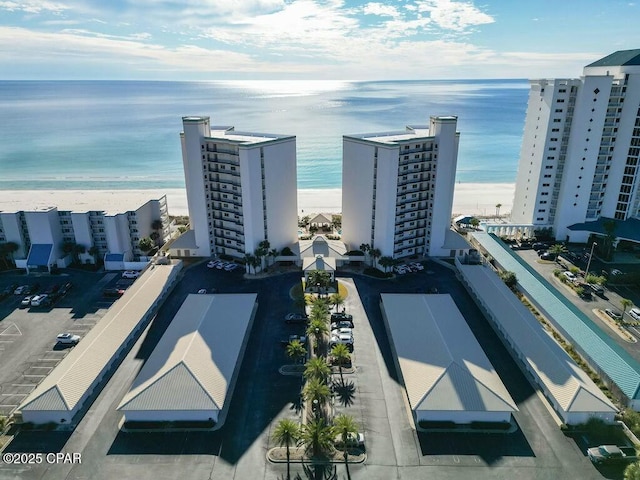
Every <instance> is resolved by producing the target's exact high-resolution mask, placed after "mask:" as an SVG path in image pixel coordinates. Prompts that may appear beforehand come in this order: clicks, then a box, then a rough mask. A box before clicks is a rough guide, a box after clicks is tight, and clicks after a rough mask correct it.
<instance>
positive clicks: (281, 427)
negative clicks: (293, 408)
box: [273, 418, 301, 480]
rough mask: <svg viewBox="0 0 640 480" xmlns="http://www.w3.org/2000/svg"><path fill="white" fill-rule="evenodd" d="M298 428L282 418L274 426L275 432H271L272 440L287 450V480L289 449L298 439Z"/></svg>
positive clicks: (293, 423)
mask: <svg viewBox="0 0 640 480" xmlns="http://www.w3.org/2000/svg"><path fill="white" fill-rule="evenodd" d="M300 433H301V432H300V426H299V425H298V424H297V423H296V422H294V421H293V420H289V419H288V418H283V419H282V420H280V421H279V422H278V424H277V425H276V428H275V430H274V431H273V438H274V440H275V441H276V442H278V445H280V446H281V447H282V446H284V447H286V448H287V480H288V479H289V478H291V473H290V466H291V464H290V461H289V460H290V458H291V457H290V452H289V447H290V446H291V445H295V444H296V443H297V442H298V440H299V439H300Z"/></svg>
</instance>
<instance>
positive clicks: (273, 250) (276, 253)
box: [269, 248, 280, 265]
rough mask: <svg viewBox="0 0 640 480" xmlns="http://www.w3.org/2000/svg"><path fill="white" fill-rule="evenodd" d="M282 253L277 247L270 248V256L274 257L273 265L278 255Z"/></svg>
mask: <svg viewBox="0 0 640 480" xmlns="http://www.w3.org/2000/svg"><path fill="white" fill-rule="evenodd" d="M278 255H280V252H278V250H277V249H275V248H272V249H271V250H269V256H270V257H271V258H272V259H273V261H272V263H271V265H273V264H274V263H276V257H277V256H278Z"/></svg>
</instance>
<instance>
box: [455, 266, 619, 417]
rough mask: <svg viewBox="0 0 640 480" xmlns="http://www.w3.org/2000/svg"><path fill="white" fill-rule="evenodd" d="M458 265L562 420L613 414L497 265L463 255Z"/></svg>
mask: <svg viewBox="0 0 640 480" xmlns="http://www.w3.org/2000/svg"><path fill="white" fill-rule="evenodd" d="M456 266H457V267H458V271H459V272H460V273H461V275H462V278H463V281H464V283H465V286H466V287H467V288H468V289H469V290H470V291H471V292H472V293H473V295H474V296H475V298H476V301H477V302H478V303H479V304H480V307H481V308H482V309H483V311H484V313H485V315H486V316H487V317H488V318H489V319H490V321H491V322H492V323H493V326H494V329H496V330H497V331H498V332H499V334H500V336H501V337H502V340H503V343H505V345H506V346H507V348H509V349H510V351H511V353H512V356H513V357H515V358H516V360H517V361H519V362H520V363H521V368H522V370H523V371H525V373H526V375H527V377H528V378H529V379H533V380H534V383H535V384H537V385H538V386H539V387H540V388H541V389H542V391H543V392H544V394H545V397H546V398H547V400H548V401H549V402H550V403H551V405H552V406H553V408H554V410H555V411H556V412H557V413H558V414H559V415H560V417H561V418H562V420H563V422H564V423H566V424H573V425H575V424H579V423H583V422H586V421H587V420H588V419H589V418H591V417H596V418H600V419H602V420H605V421H608V422H612V421H613V420H614V416H615V414H616V412H617V409H616V407H615V406H614V405H613V404H612V403H611V401H609V399H608V398H607V397H606V396H605V395H604V394H603V393H602V391H601V390H600V389H599V388H598V387H597V385H596V384H595V383H593V381H592V380H591V379H590V378H589V376H588V375H587V374H586V373H585V372H584V371H582V370H581V369H580V367H578V365H576V363H575V362H574V361H573V360H572V359H571V357H570V356H569V355H568V354H567V353H566V352H565V351H564V350H563V349H562V347H560V345H558V344H557V343H556V342H555V340H553V338H552V337H551V336H550V335H549V333H548V332H547V331H546V330H545V329H544V327H543V326H542V324H540V322H538V320H537V319H536V318H535V317H534V316H533V314H532V313H531V312H530V311H529V309H528V308H527V307H525V306H524V305H523V304H522V302H521V301H520V300H519V299H518V297H516V296H515V295H514V294H513V292H512V291H511V290H509V288H508V287H507V286H506V285H505V284H504V282H503V281H502V280H501V279H500V277H499V276H498V275H497V274H496V273H495V272H494V271H493V270H491V269H490V268H488V267H485V266H483V265H462V264H461V263H460V262H459V261H456Z"/></svg>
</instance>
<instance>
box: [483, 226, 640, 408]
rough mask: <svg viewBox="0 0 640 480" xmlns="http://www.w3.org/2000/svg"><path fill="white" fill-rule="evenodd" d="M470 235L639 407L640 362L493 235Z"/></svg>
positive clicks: (590, 362)
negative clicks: (514, 275)
mask: <svg viewBox="0 0 640 480" xmlns="http://www.w3.org/2000/svg"><path fill="white" fill-rule="evenodd" d="M471 236H472V238H473V239H474V240H475V242H477V244H478V245H479V246H480V247H481V249H483V250H484V251H486V252H487V253H488V254H489V255H491V256H492V257H493V258H494V259H495V261H496V262H497V263H498V264H499V265H500V266H501V267H502V268H503V269H505V270H508V271H510V272H514V273H515V274H516V278H517V279H518V287H519V288H520V289H521V290H522V291H523V292H524V293H525V294H526V295H527V298H529V299H530V300H531V301H532V302H533V304H534V305H535V306H536V308H538V310H540V312H541V313H542V314H543V315H544V316H545V317H546V318H548V319H549V320H550V321H551V322H552V323H553V325H554V327H555V328H556V329H558V330H559V331H560V332H561V333H562V335H563V336H564V337H565V338H566V339H567V340H568V341H569V342H571V344H572V345H573V346H574V348H575V349H576V350H577V351H578V352H579V353H580V355H581V356H582V357H583V358H584V359H585V360H586V361H587V362H588V363H589V364H591V366H592V367H593V368H594V369H595V370H596V371H597V372H598V373H599V374H600V376H601V377H603V380H605V381H606V382H608V383H609V384H611V383H613V384H615V385H617V387H618V388H619V390H620V391H621V392H622V393H623V394H624V395H625V396H626V397H627V399H628V401H629V405H630V406H631V408H633V409H636V410H637V409H640V363H638V361H636V360H635V359H634V358H633V357H631V355H629V354H628V353H627V352H625V351H624V350H623V349H622V347H620V346H619V345H618V344H617V343H616V342H615V341H613V340H612V339H611V338H609V336H607V335H606V334H605V333H604V332H603V331H602V330H601V329H600V327H599V326H598V325H596V324H595V323H594V322H593V321H592V320H591V319H589V318H588V317H587V316H586V315H585V314H583V313H582V312H581V311H580V310H578V309H577V308H576V307H575V305H573V304H571V302H569V301H568V300H566V299H565V298H564V297H563V296H562V295H561V294H560V293H559V292H558V291H557V290H556V289H555V288H554V287H552V286H551V285H549V283H548V282H547V281H546V280H545V279H544V278H542V277H541V276H540V275H539V274H538V273H537V272H535V271H534V270H533V269H532V268H531V267H529V266H528V265H526V263H525V262H523V261H522V260H521V259H520V258H518V257H517V256H516V255H515V254H513V252H511V250H510V249H508V248H506V245H505V244H503V243H502V242H500V241H499V240H498V239H497V238H496V237H494V236H493V235H490V234H487V233H483V232H477V233H473V234H471Z"/></svg>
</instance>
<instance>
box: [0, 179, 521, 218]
mask: <svg viewBox="0 0 640 480" xmlns="http://www.w3.org/2000/svg"><path fill="white" fill-rule="evenodd" d="M514 190H515V185H514V184H510V183H458V184H456V188H455V193H454V196H453V214H454V215H458V214H470V215H481V216H491V215H495V213H496V208H495V206H496V204H498V203H500V204H502V206H501V208H500V214H501V215H504V214H506V213H508V212H510V211H511V206H512V203H513V192H514ZM162 195H166V196H167V206H168V209H169V213H170V214H171V215H187V214H188V208H187V195H186V192H185V191H184V190H183V189H163V190H160V189H157V190H2V191H0V211H5V212H15V211H19V210H34V209H40V208H46V207H53V206H55V207H57V208H58V210H75V211H89V210H105V211H108V212H112V213H115V212H124V211H127V210H133V209H135V208H137V207H139V206H140V205H143V204H144V203H145V202H147V201H148V200H151V199H155V198H160V197H161V196H162ZM341 202H342V194H341V190H340V189H339V188H334V189H313V190H311V189H308V190H298V212H299V213H300V214H301V215H307V214H311V213H320V212H322V213H339V212H340V211H341V210H342V207H341Z"/></svg>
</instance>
